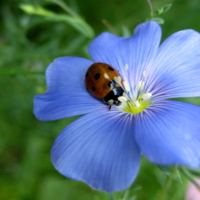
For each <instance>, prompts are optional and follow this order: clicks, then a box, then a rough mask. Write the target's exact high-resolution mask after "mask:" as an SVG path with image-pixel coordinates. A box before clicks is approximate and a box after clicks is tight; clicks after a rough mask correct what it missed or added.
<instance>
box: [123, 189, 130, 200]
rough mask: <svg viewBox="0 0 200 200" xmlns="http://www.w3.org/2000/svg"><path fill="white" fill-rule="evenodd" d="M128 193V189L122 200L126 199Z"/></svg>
mask: <svg viewBox="0 0 200 200" xmlns="http://www.w3.org/2000/svg"><path fill="white" fill-rule="evenodd" d="M128 195H129V190H126V192H125V194H124V197H123V199H122V200H127V199H128Z"/></svg>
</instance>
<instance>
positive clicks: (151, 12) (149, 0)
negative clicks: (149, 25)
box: [147, 0, 153, 17]
mask: <svg viewBox="0 0 200 200" xmlns="http://www.w3.org/2000/svg"><path fill="white" fill-rule="evenodd" d="M147 3H148V5H149V8H150V16H151V17H153V5H152V3H151V0H147Z"/></svg>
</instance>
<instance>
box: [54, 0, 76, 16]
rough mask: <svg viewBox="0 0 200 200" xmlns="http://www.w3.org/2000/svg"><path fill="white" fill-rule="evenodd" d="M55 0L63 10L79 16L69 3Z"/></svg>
mask: <svg viewBox="0 0 200 200" xmlns="http://www.w3.org/2000/svg"><path fill="white" fill-rule="evenodd" d="M53 2H54V3H56V4H58V5H59V6H60V7H61V8H62V9H63V10H65V11H66V12H68V13H69V14H70V15H71V16H74V17H78V15H77V14H76V13H75V12H74V11H73V10H72V9H71V8H70V7H69V6H68V5H66V4H65V3H63V2H62V1H59V0H54V1H53Z"/></svg>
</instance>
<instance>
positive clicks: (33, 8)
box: [19, 4, 54, 16]
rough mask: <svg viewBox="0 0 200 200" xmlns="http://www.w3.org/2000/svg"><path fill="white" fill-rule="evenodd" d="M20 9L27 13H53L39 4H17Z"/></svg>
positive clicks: (41, 14) (50, 14)
mask: <svg viewBox="0 0 200 200" xmlns="http://www.w3.org/2000/svg"><path fill="white" fill-rule="evenodd" d="M19 8H20V9H21V10H23V11H24V12H25V13H27V14H29V15H40V16H53V15H54V13H53V12H51V11H49V10H46V9H44V8H43V7H41V6H32V5H30V4H21V5H20V6H19Z"/></svg>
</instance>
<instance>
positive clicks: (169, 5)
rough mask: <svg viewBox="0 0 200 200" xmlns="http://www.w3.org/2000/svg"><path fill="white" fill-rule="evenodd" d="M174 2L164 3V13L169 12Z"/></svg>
mask: <svg viewBox="0 0 200 200" xmlns="http://www.w3.org/2000/svg"><path fill="white" fill-rule="evenodd" d="M171 6H172V4H171V3H170V4H166V5H164V6H163V7H162V8H163V13H165V12H167V11H168V10H169V9H170V8H171Z"/></svg>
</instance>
